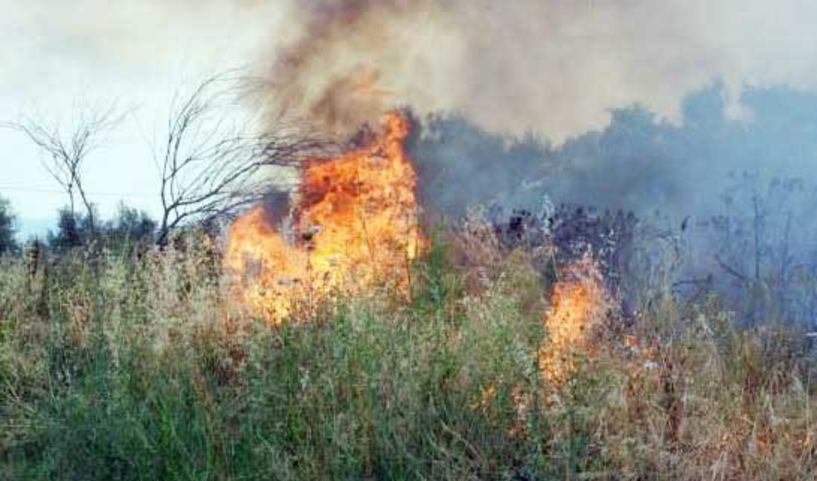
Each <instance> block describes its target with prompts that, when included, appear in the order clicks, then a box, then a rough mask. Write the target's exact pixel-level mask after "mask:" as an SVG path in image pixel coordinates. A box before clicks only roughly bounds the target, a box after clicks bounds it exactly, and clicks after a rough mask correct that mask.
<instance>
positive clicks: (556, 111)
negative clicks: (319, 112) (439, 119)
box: [0, 0, 817, 231]
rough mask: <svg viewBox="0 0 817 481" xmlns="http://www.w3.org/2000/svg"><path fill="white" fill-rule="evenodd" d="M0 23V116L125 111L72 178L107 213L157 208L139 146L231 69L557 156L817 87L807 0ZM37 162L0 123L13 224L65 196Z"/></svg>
mask: <svg viewBox="0 0 817 481" xmlns="http://www.w3.org/2000/svg"><path fill="white" fill-rule="evenodd" d="M0 12H2V15H0V42H2V45H3V46H4V47H3V49H0V121H15V120H20V119H22V118H24V117H25V116H31V117H34V118H38V119H43V120H44V121H46V122H57V123H60V124H62V125H67V124H69V123H70V119H71V115H72V112H75V111H76V110H77V109H81V108H83V107H85V106H88V105H108V104H110V103H115V104H116V105H117V106H118V107H119V109H120V111H121V112H123V113H125V114H126V115H124V116H123V118H122V121H121V123H120V124H119V125H118V126H117V128H116V129H115V130H114V131H112V132H110V133H109V134H108V136H107V137H105V138H104V139H103V140H104V142H102V146H101V148H100V149H99V150H97V151H95V152H94V154H93V155H92V156H91V157H89V159H88V162H87V165H86V168H85V172H84V178H85V183H86V189H87V191H88V192H89V194H90V197H91V199H92V201H93V202H95V203H96V204H97V205H98V206H99V208H100V211H101V212H102V214H103V215H110V214H111V213H112V212H114V211H115V209H116V206H117V204H118V203H119V202H123V201H124V202H126V203H127V204H128V205H130V206H134V207H138V208H141V209H145V210H147V211H148V212H149V213H153V214H155V213H156V211H157V207H158V173H157V169H156V167H155V164H154V161H153V155H152V150H151V145H152V144H153V143H154V142H156V139H157V138H160V137H161V135H162V132H161V126H162V125H163V121H164V119H165V118H166V113H167V112H166V111H167V108H168V105H169V103H170V99H171V97H172V95H173V93H174V92H176V91H178V90H179V89H180V88H184V87H185V86H190V85H192V84H195V82H196V80H197V79H200V78H202V77H204V76H206V75H209V74H212V73H214V72H219V71H223V70H227V69H231V68H236V67H246V68H248V69H249V70H250V71H251V72H252V73H253V74H261V75H269V76H270V85H271V90H273V91H275V90H276V89H281V90H282V91H283V92H285V93H287V94H292V95H297V96H298V98H297V99H296V100H297V102H292V101H291V100H292V99H289V100H290V102H288V105H289V104H295V105H298V104H299V103H300V104H303V105H300V106H301V107H303V108H304V110H305V111H307V110H309V107H310V105H309V103H310V102H318V101H323V100H325V98H326V95H325V94H326V92H328V91H332V92H337V89H333V87H336V86H337V85H338V84H339V81H341V82H340V84H343V82H342V80H344V79H346V78H348V77H350V76H352V75H355V74H356V73H358V72H359V71H360V69H361V68H365V69H368V70H369V71H373V72H376V75H375V76H374V77H373V78H375V79H376V81H377V82H378V85H377V86H376V87H377V88H376V89H373V90H375V91H377V92H383V93H384V95H385V96H386V97H388V99H389V100H388V104H389V106H393V105H410V106H411V107H412V108H413V109H415V111H417V112H418V113H419V114H424V113H430V112H438V111H446V112H455V113H457V114H461V115H463V116H464V117H465V118H467V119H468V120H469V121H471V122H474V123H475V124H476V125H477V126H478V127H480V128H482V129H485V130H486V131H489V132H505V133H511V134H515V135H520V134H523V133H525V132H533V133H535V134H536V135H539V136H541V137H543V138H546V139H548V140H549V141H551V142H553V143H554V144H555V145H562V144H565V143H569V142H570V140H571V139H576V138H579V137H581V136H582V135H584V134H586V133H587V132H589V131H599V130H603V129H604V128H606V127H607V126H608V125H610V122H611V119H612V112H613V111H614V110H615V109H620V108H625V107H628V106H631V105H635V104H637V105H641V106H643V107H645V108H646V109H648V110H649V111H651V112H654V113H655V114H656V115H655V119H656V121H657V122H664V121H666V122H670V123H678V122H682V121H683V115H682V110H683V104H684V99H685V98H687V96H688V95H689V94H691V93H694V92H699V91H701V90H702V89H706V88H707V87H708V86H711V85H712V84H713V83H714V82H720V84H721V85H723V88H722V89H721V90H720V91H721V92H722V94H723V97H724V102H723V105H724V106H723V111H724V112H723V113H724V115H725V116H727V117H729V118H730V119H734V120H735V121H736V122H751V121H752V115H753V112H752V111H751V109H749V108H747V107H746V105H744V104H743V103H742V102H741V100H740V99H741V98H742V93H743V92H744V91H746V90H747V89H764V88H778V87H783V88H787V89H790V90H792V91H801V92H817V29H814V28H813V25H817V2H814V1H813V0H779V1H775V2H772V1H770V0H717V1H712V0H660V1H658V0H514V1H509V2H496V1H494V0H446V1H443V0H299V1H295V0H139V1H136V0H130V1H117V2H114V1H110V0H75V1H72V2H65V1H62V0H26V1H22V0H0ZM282 53H283V54H282ZM293 56H301V57H302V58H299V59H298V61H297V62H295V63H294V64H293V63H291V62H290V63H287V62H281V61H280V60H281V59H284V60H285V61H291V60H292V58H293ZM282 65H283V66H285V67H287V66H290V67H291V66H292V65H295V66H296V67H297V69H295V70H297V71H294V72H293V71H291V70H292V69H290V71H285V70H286V69H282V68H281V66H282ZM282 72H283V74H282ZM347 84H348V82H347ZM340 92H341V93H346V92H344V91H342V90H341V91H340ZM352 107H353V108H359V105H356V104H354V102H352ZM43 160H44V159H42V158H41V157H40V156H39V155H38V152H37V151H36V149H35V148H34V147H33V146H32V145H31V144H30V143H29V142H27V141H26V139H25V138H24V137H22V136H21V135H20V134H19V132H14V131H9V130H5V129H0V172H1V173H0V195H2V196H4V197H7V198H9V200H11V202H12V204H13V206H14V209H15V210H16V212H17V213H18V215H19V217H20V219H21V220H22V224H23V225H22V226H21V227H22V228H23V230H24V231H30V230H32V229H37V228H41V226H43V225H45V224H44V222H48V220H49V219H53V218H54V216H55V211H56V210H57V208H58V207H60V206H62V205H64V204H65V203H66V196H65V195H64V194H63V193H61V192H60V191H59V186H58V185H57V184H56V183H55V182H54V181H53V180H52V179H51V178H50V177H49V176H48V173H47V172H46V171H45V169H44V168H43V165H42V161H43ZM770 161H771V160H770Z"/></svg>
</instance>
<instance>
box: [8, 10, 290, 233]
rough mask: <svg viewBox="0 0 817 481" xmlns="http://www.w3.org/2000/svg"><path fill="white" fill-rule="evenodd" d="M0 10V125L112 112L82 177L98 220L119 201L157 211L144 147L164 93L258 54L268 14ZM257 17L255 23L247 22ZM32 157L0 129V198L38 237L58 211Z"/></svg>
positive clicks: (50, 184)
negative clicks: (92, 109) (114, 119)
mask: <svg viewBox="0 0 817 481" xmlns="http://www.w3.org/2000/svg"><path fill="white" fill-rule="evenodd" d="M193 6H195V8H192V7H193ZM0 11H2V12H4V14H3V15H0V43H2V45H3V46H4V47H3V49H0V117H2V118H0V120H2V121H18V120H21V119H23V118H25V117H33V118H36V119H42V120H43V121H44V122H46V123H52V124H53V123H57V124H59V125H63V126H66V125H70V123H71V120H72V118H73V116H74V114H75V112H77V111H81V110H82V109H86V108H88V107H89V106H94V105H101V106H103V107H104V106H108V105H116V108H117V112H118V113H120V114H121V117H122V119H121V121H120V123H119V124H118V125H117V126H116V128H115V129H112V130H111V131H109V132H107V133H106V134H105V135H104V137H102V138H101V139H100V140H101V142H100V148H99V149H98V150H96V151H94V152H93V153H92V154H91V155H90V156H89V158H88V160H87V165H86V166H85V170H84V178H85V179H86V180H85V182H86V190H87V191H88V192H89V193H90V196H91V198H92V201H93V202H95V203H96V204H97V205H98V206H99V208H100V211H101V212H102V214H103V215H110V214H111V213H113V212H114V211H115V209H116V207H117V205H118V203H119V202H126V203H127V204H128V205H130V206H133V207H137V208H140V209H145V210H147V211H148V212H150V213H154V214H155V213H156V212H157V209H158V188H159V184H158V172H157V169H156V167H155V163H154V160H153V147H152V145H154V144H155V142H156V138H158V137H161V135H162V131H161V128H160V127H161V126H162V125H164V123H163V122H164V120H163V119H164V118H165V117H164V116H165V115H166V113H167V109H168V105H169V103H170V99H171V98H172V95H173V94H174V93H175V92H177V91H178V90H183V89H184V88H185V87H189V86H190V85H193V84H195V82H196V81H197V80H198V79H200V78H203V77H204V76H206V75H209V74H212V73H213V72H220V71H223V70H227V69H231V68H236V67H239V66H241V65H243V64H245V63H246V62H248V60H249V59H251V58H253V57H254V56H257V55H258V53H257V51H256V50H257V47H258V46H259V45H260V46H263V45H265V42H267V40H266V38H267V37H268V35H269V33H268V32H267V31H265V27H266V26H272V25H274V14H275V12H274V11H263V12H262V11H260V10H257V9H253V10H248V9H246V8H244V7H243V6H241V5H236V6H233V5H231V4H229V3H228V2H223V1H209V0H204V1H201V2H164V1H163V0H140V1H129V2H101V1H97V0H93V1H89V0H79V1H74V2H62V1H48V0H31V1H25V2H23V1H19V0H0ZM262 13H263V14H264V15H266V17H265V21H264V22H259V21H257V20H253V19H252V18H250V16H255V15H259V14H262ZM43 160H46V159H44V158H43V157H42V156H41V155H40V153H39V152H38V151H37V149H36V148H35V147H34V146H33V145H32V144H31V143H30V142H29V141H28V140H27V139H26V138H25V137H24V136H23V135H21V134H20V133H19V132H16V131H13V130H8V129H0V167H2V168H0V172H2V173H0V195H2V196H3V197H6V198H8V199H9V200H10V201H11V203H12V205H13V208H14V210H15V211H16V213H17V214H18V217H19V218H20V220H21V221H22V225H21V226H20V227H21V230H23V231H30V230H35V231H42V229H43V227H44V226H45V225H46V224H47V223H49V222H51V221H52V220H53V218H54V217H55V212H56V210H57V209H58V208H59V207H60V206H63V205H65V204H66V203H67V197H66V195H65V193H64V192H62V191H61V190H60V186H59V185H58V184H57V183H56V182H55V181H54V180H53V179H52V178H51V177H50V176H49V174H48V172H47V171H46V170H45V168H44V167H43Z"/></svg>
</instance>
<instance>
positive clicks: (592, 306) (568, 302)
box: [539, 258, 608, 383]
mask: <svg viewBox="0 0 817 481" xmlns="http://www.w3.org/2000/svg"><path fill="white" fill-rule="evenodd" d="M607 303H608V301H607V294H606V291H605V288H604V284H603V282H602V278H601V274H600V273H599V269H598V266H597V265H596V263H595V262H594V261H593V260H592V259H590V258H585V259H582V260H579V261H577V262H576V263H574V264H573V265H571V266H570V267H569V268H568V269H567V270H566V271H565V272H564V276H563V279H561V280H560V281H558V282H557V283H556V285H555V286H554V288H553V295H552V300H551V306H550V308H549V309H548V311H547V312H546V313H545V320H544V322H545V328H546V329H547V333H548V341H547V343H546V344H545V345H544V346H543V347H542V348H541V350H540V352H539V367H540V369H541V371H542V373H543V375H544V376H545V378H547V379H548V380H549V381H552V382H555V383H561V382H563V381H564V380H565V379H566V378H567V377H568V376H569V375H570V373H571V372H572V371H573V370H574V368H575V354H576V353H577V352H582V351H585V352H586V351H587V350H588V349H589V347H590V346H589V344H588V343H589V334H590V331H591V330H592V328H593V327H594V325H595V323H596V322H598V321H599V320H600V318H601V316H602V315H603V313H604V310H605V309H606V307H607Z"/></svg>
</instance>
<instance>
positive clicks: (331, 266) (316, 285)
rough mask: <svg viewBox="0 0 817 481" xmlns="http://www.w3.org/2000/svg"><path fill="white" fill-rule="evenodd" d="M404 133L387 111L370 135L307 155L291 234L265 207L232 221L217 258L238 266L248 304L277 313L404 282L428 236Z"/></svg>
mask: <svg viewBox="0 0 817 481" xmlns="http://www.w3.org/2000/svg"><path fill="white" fill-rule="evenodd" d="M408 134H409V123H408V121H407V119H406V118H404V117H403V116H401V115H400V114H398V113H392V114H389V115H388V117H387V118H386V122H385V128H384V130H383V131H382V132H381V133H380V134H379V135H378V136H377V137H376V138H375V139H374V140H373V141H372V142H371V143H369V144H368V145H366V146H364V147H361V148H359V149H355V150H352V151H350V152H347V153H344V154H342V155H340V156H338V157H336V158H330V159H316V160H314V161H311V162H308V163H307V164H306V165H305V167H304V169H303V171H302V175H301V185H300V187H299V189H298V192H297V205H296V208H295V210H294V232H293V237H294V239H293V240H288V239H286V238H285V236H284V235H282V234H281V233H280V232H278V231H277V230H276V229H275V228H274V227H273V226H271V225H270V224H269V222H268V221H267V216H266V213H265V211H264V208H263V207H257V208H255V209H253V210H250V211H249V212H248V213H247V214H245V215H244V216H242V217H241V218H239V219H238V220H237V221H236V222H235V223H234V224H233V225H232V226H231V228H230V231H229V233H228V242H227V249H226V255H225V265H226V267H227V268H228V269H229V270H230V271H232V272H234V273H238V274H244V275H245V276H244V277H245V278H246V279H245V281H246V282H245V283H244V284H243V291H244V294H243V296H244V298H245V301H246V302H247V303H248V305H250V306H251V307H252V308H253V309H254V310H255V311H256V312H258V313H261V314H263V315H264V316H265V317H266V318H268V319H269V320H270V321H271V322H273V323H277V322H280V321H281V320H283V319H285V318H287V317H290V316H292V315H293V314H295V313H296V312H297V311H298V310H299V309H300V308H307V309H309V308H310V306H312V305H314V302H315V301H321V300H325V299H327V298H329V297H330V296H331V295H332V294H333V293H337V292H342V293H354V292H359V290H360V289H362V288H365V287H371V286H373V285H377V284H380V283H383V284H387V283H391V284H394V285H397V286H398V287H401V288H405V287H407V285H408V283H409V280H410V275H409V274H410V272H409V265H410V262H411V261H412V260H413V259H415V258H416V257H417V256H418V255H419V253H420V252H421V251H422V250H423V249H424V248H425V245H426V239H425V237H424V235H423V233H422V230H421V229H420V227H419V224H418V207H417V198H416V193H415V191H416V184H417V176H416V173H415V171H414V166H413V164H412V162H411V159H410V158H409V156H408V155H407V154H406V152H405V148H404V143H405V140H406V138H407V137H408Z"/></svg>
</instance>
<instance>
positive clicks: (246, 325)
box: [0, 242, 817, 481]
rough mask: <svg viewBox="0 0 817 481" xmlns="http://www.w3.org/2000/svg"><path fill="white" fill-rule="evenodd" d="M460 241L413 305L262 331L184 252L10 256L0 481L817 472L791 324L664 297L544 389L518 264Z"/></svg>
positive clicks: (0, 375) (535, 328)
mask: <svg viewBox="0 0 817 481" xmlns="http://www.w3.org/2000/svg"><path fill="white" fill-rule="evenodd" d="M452 250H456V247H451V246H449V248H447V249H443V248H442V247H440V246H439V245H438V246H436V247H435V249H434V250H432V252H431V253H430V254H429V256H428V257H427V259H425V260H424V261H423V262H421V263H420V264H419V265H418V266H417V267H416V269H417V272H416V276H414V279H415V281H414V282H415V284H416V285H415V286H414V292H413V295H412V299H411V301H410V302H399V301H398V300H396V299H395V298H394V296H392V295H390V294H389V292H388V291H386V290H384V291H383V292H380V291H379V290H377V289H373V291H372V293H371V295H370V296H368V297H367V298H357V299H344V300H342V301H339V302H338V303H337V304H336V305H333V306H327V308H326V309H324V310H323V311H322V313H321V314H320V315H316V316H315V317H314V318H310V319H301V320H298V322H292V323H288V324H285V325H283V326H280V327H275V328H271V327H268V326H267V325H265V324H264V323H263V322H261V321H259V320H254V319H250V318H247V317H246V316H243V315H241V311H240V310H238V309H236V306H234V305H232V303H231V302H230V299H231V296H230V290H229V287H228V286H227V284H226V282H225V279H221V278H219V277H217V276H214V275H213V272H214V271H213V268H212V262H211V260H209V258H208V257H207V256H206V255H204V254H202V253H201V252H198V251H197V249H196V248H195V243H193V242H191V243H190V244H189V245H188V248H187V249H185V250H174V249H169V250H167V251H166V252H162V253H160V252H149V253H148V254H146V255H145V256H144V257H141V258H135V257H128V256H119V255H117V256H110V257H103V258H89V257H88V254H85V253H83V252H76V253H74V254H72V255H70V256H67V257H65V258H61V259H58V260H57V259H52V260H51V261H49V262H50V263H49V267H48V268H47V269H43V268H41V269H39V270H38V271H37V272H36V274H35V275H33V276H31V275H30V274H29V271H28V269H27V266H26V265H25V261H24V260H23V259H22V258H6V259H3V260H2V261H0V263H2V267H1V268H0V479H43V480H82V481H85V480H108V479H110V480H120V479H121V480H273V479H274V480H279V479H280V480H336V479H343V480H345V479H348V480H361V479H377V480H415V479H416V480H425V479H439V480H475V479H486V480H488V479H490V480H494V479H495V480H574V479H575V480H589V479H601V480H624V479H629V480H676V479H677V480H698V479H723V480H771V479H779V480H813V479H815V475H817V460H815V443H817V439H816V438H817V430H816V429H817V426H816V425H815V415H816V414H817V411H815V409H814V401H815V400H817V399H815V395H814V390H813V389H812V386H811V384H810V383H811V381H810V380H811V379H812V377H811V371H810V360H809V356H808V352H807V347H806V346H805V345H804V344H803V343H801V342H800V340H802V339H803V338H802V336H800V335H799V334H797V333H793V332H787V331H785V330H783V329H778V330H771V329H770V330H768V331H752V332H741V331H737V330H735V329H734V328H732V327H731V322H730V319H729V315H728V313H725V312H724V311H723V310H722V309H721V308H720V307H718V303H717V302H715V301H712V302H705V303H704V304H696V305H686V304H683V303H680V302H678V301H676V300H673V299H663V300H662V301H661V302H657V303H654V307H652V308H651V310H649V311H647V312H645V313H644V315H643V316H642V317H640V318H639V319H638V321H637V323H636V325H635V326H632V327H629V328H627V329H626V330H625V329H623V328H617V327H614V328H609V329H607V330H605V331H604V332H600V333H597V336H598V340H597V343H596V344H597V345H598V346H599V348H598V349H597V350H594V352H592V353H582V352H577V353H575V355H576V356H577V360H578V365H579V368H578V369H577V371H576V372H575V373H574V374H573V376H572V377H571V378H570V379H569V380H568V381H567V382H566V383H565V384H564V385H559V386H555V385H550V384H549V383H547V382H546V381H545V380H544V378H543V376H542V375H541V373H540V372H539V367H538V353H539V352H540V351H539V350H540V349H542V346H543V345H545V346H546V336H547V333H546V332H544V327H543V323H542V312H543V308H544V305H545V301H546V295H545V294H546V292H547V288H548V286H546V285H544V284H543V282H542V281H541V280H540V278H539V277H538V276H537V275H536V273H535V272H534V271H533V269H532V268H531V267H530V262H529V259H528V258H527V257H526V255H525V254H523V253H516V254H514V255H511V256H504V257H502V259H499V260H497V261H496V262H494V263H492V265H489V266H479V268H480V269H482V270H481V271H480V272H481V274H480V279H481V281H480V282H474V281H473V279H472V278H473V277H474V272H475V269H476V267H474V266H469V265H468V263H467V262H461V261H458V262H454V261H453V259H457V258H458V255H457V253H456V252H452ZM475 286H477V287H475ZM611 324H614V325H615V322H611ZM625 331H626V332H625ZM625 334H626V335H631V336H634V338H636V339H638V345H639V347H640V348H641V349H642V351H641V353H640V354H633V352H631V351H628V350H627V349H626V348H625V346H624V343H623V342H622V339H623V336H624V335H625ZM647 353H648V354H647ZM647 357H648V358H649V362H647V361H646V359H647Z"/></svg>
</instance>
